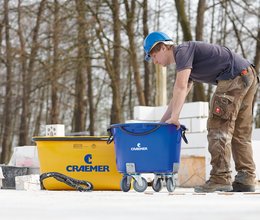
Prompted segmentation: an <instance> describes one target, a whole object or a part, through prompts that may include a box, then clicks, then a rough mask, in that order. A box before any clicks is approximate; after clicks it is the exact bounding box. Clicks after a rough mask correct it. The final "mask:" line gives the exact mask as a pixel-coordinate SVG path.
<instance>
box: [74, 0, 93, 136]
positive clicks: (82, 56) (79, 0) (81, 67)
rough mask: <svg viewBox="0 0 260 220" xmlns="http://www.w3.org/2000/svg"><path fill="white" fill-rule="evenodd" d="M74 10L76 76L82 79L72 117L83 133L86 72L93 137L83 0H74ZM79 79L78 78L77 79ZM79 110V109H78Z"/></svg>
mask: <svg viewBox="0 0 260 220" xmlns="http://www.w3.org/2000/svg"><path fill="white" fill-rule="evenodd" d="M76 8H77V12H78V74H80V73H81V74H80V75H81V77H82V82H81V83H80V82H77V83H80V84H78V85H77V87H81V88H78V89H79V91H78V92H77V94H78V98H77V99H78V100H77V101H76V102H77V103H78V104H77V106H78V107H77V110H76V111H75V112H74V116H75V118H76V120H77V121H75V122H76V123H77V124H75V128H76V126H78V127H77V129H76V131H80V130H81V131H83V129H85V127H86V125H85V124H86V122H85V121H86V120H85V117H84V115H85V111H84V109H86V107H87V106H85V105H86V102H85V100H84V93H85V83H83V82H84V81H83V74H84V72H85V70H86V72H87V96H88V104H89V106H88V107H89V111H88V116H89V134H90V135H94V132H95V128H94V125H95V124H94V103H93V88H92V67H91V58H90V44H89V41H90V39H88V37H87V36H86V33H87V30H88V28H87V26H86V25H87V24H88V22H87V20H86V10H85V9H86V5H85V1H84V0H76ZM79 78H80V77H79ZM80 94H81V95H80ZM79 108H81V109H79Z"/></svg>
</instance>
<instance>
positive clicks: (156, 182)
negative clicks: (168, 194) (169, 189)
mask: <svg viewBox="0 0 260 220" xmlns="http://www.w3.org/2000/svg"><path fill="white" fill-rule="evenodd" d="M152 188H153V190H154V191H155V192H160V191H161V190H162V188H163V180H162V179H161V178H158V179H157V180H153V182H152Z"/></svg>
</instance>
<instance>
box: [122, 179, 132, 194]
mask: <svg viewBox="0 0 260 220" xmlns="http://www.w3.org/2000/svg"><path fill="white" fill-rule="evenodd" d="M120 188H121V190H122V191H123V192H128V191H129V190H130V188H131V177H129V176H124V177H123V178H122V180H121V182H120Z"/></svg>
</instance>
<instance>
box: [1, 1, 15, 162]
mask: <svg viewBox="0 0 260 220" xmlns="http://www.w3.org/2000/svg"><path fill="white" fill-rule="evenodd" d="M8 2H9V1H8V0H4V24H5V43H6V86H5V98H4V114H3V118H4V121H3V123H4V126H3V128H4V130H3V139H2V143H1V145H2V153H1V160H0V162H1V163H7V162H8V161H9V159H10V156H11V149H12V141H11V137H10V136H11V126H12V106H11V102H12V77H13V76H12V75H13V74H12V52H11V44H10V26H9V6H8Z"/></svg>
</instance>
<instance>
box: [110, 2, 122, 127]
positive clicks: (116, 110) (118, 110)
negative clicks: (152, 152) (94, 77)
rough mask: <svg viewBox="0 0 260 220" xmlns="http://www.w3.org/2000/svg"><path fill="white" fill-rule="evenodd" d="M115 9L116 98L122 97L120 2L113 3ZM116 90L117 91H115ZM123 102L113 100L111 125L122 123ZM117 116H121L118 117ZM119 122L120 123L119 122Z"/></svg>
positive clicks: (114, 65)
mask: <svg viewBox="0 0 260 220" xmlns="http://www.w3.org/2000/svg"><path fill="white" fill-rule="evenodd" d="M112 4H113V7H111V10H112V15H113V33H114V42H113V44H114V46H113V50H114V54H113V58H112V63H113V68H114V71H113V73H114V77H113V78H114V82H115V84H116V87H115V88H114V89H113V95H114V96H115V97H120V94H118V93H120V91H121V86H120V61H121V48H120V47H121V37H120V32H121V31H120V30H121V22H120V18H119V14H120V5H119V2H118V0H113V1H112ZM115 89H116V91H115ZM121 107H122V106H121V101H119V100H118V99H117V98H115V99H114V98H113V101H112V109H111V124H113V123H118V122H122V121H123V119H122V113H121V109H122V108H121ZM117 114H119V115H118V116H117ZM117 120H119V121H117Z"/></svg>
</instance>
